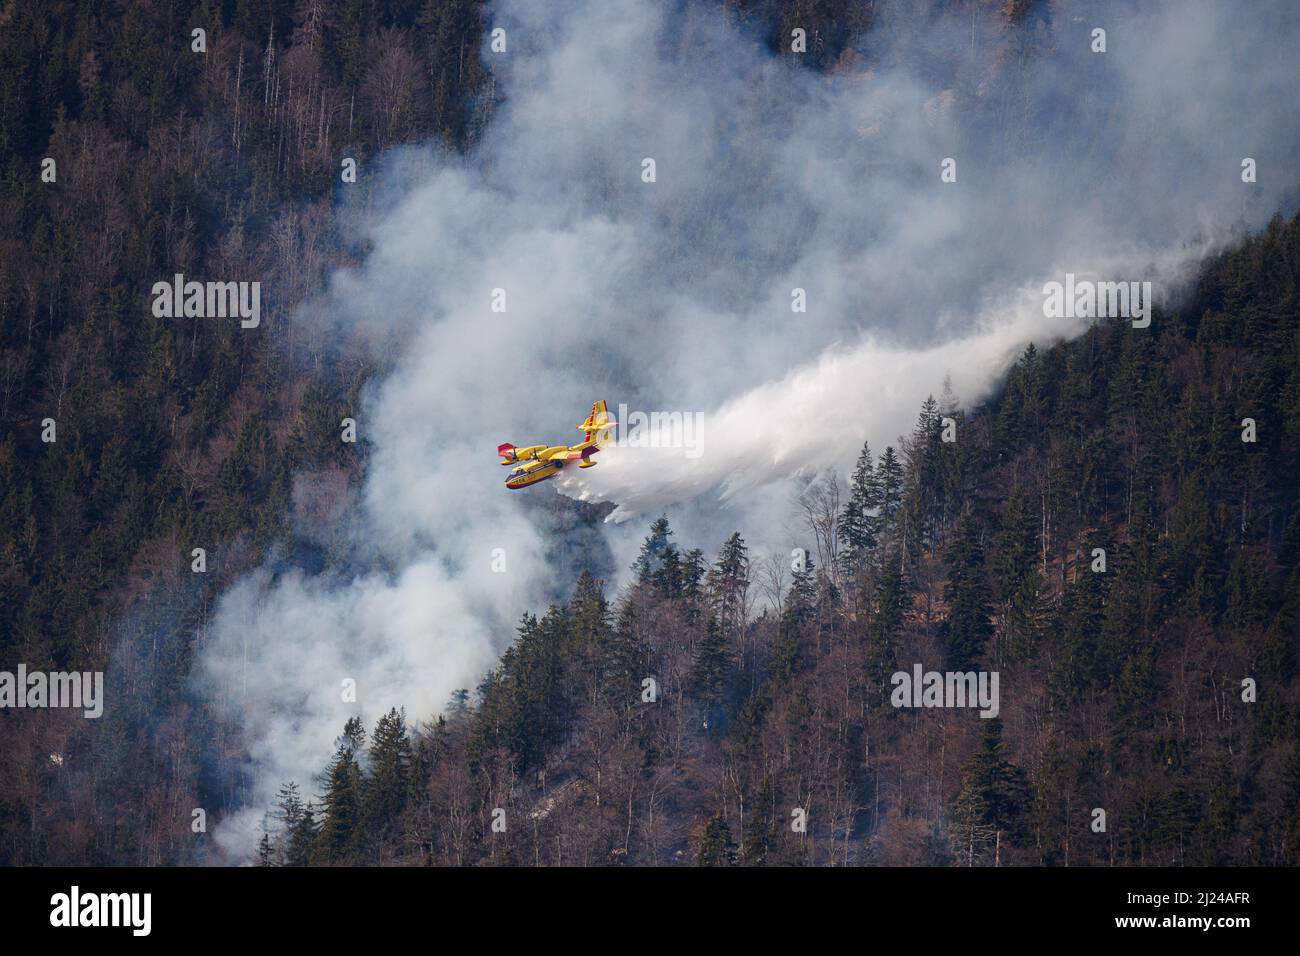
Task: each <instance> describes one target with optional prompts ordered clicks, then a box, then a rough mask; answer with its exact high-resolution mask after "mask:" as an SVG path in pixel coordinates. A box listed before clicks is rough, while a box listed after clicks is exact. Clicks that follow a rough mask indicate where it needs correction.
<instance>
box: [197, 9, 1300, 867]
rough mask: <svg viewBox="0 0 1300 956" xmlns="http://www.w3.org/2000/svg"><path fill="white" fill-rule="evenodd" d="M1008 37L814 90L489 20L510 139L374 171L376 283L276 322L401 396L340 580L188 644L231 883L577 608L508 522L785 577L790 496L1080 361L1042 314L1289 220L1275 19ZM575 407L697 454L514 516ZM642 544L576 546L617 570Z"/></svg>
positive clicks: (551, 20)
mask: <svg viewBox="0 0 1300 956" xmlns="http://www.w3.org/2000/svg"><path fill="white" fill-rule="evenodd" d="M878 6H880V5H878ZM999 8H1000V5H994V4H973V3H966V4H953V5H952V12H951V14H945V13H942V12H932V11H919V10H918V8H917V7H916V6H915V5H912V4H898V5H897V7H896V9H895V8H885V9H882V10H881V11H880V12H879V13H878V21H877V23H876V25H875V27H874V28H873V30H872V32H871V34H870V36H869V37H868V38H867V40H866V41H865V42H864V43H863V44H862V45H861V47H860V48H861V49H864V50H865V51H866V56H865V58H864V59H863V60H860V61H857V62H854V61H853V60H852V58H851V57H848V58H845V60H844V62H842V63H841V65H840V67H839V68H838V69H837V70H835V71H834V72H833V73H832V74H830V75H821V74H817V73H815V72H814V71H811V70H807V69H804V68H801V67H800V66H798V65H797V64H795V63H794V62H792V60H791V59H790V58H788V57H787V58H775V57H773V56H772V55H771V54H770V53H769V52H768V51H767V50H766V49H765V48H764V47H763V46H762V45H761V44H760V43H759V42H757V41H756V40H755V39H754V38H753V37H750V36H748V35H747V34H746V33H745V32H744V31H743V30H741V29H739V28H737V27H736V26H735V25H734V24H733V23H731V22H730V21H729V20H728V19H727V18H726V17H725V16H724V15H723V13H722V12H720V11H719V10H716V9H714V8H713V7H712V6H710V7H704V6H702V5H689V4H676V3H651V2H646V0H574V2H570V3H566V4H537V3H533V2H529V0H509V2H501V3H498V4H496V5H495V8H494V11H493V24H492V25H493V26H497V27H502V28H504V29H505V30H506V36H507V43H508V47H507V52H505V53H492V52H489V51H488V50H486V49H485V50H484V51H483V53H482V55H483V56H484V58H485V60H486V61H487V62H488V64H489V66H490V67H491V69H492V71H493V74H494V77H495V84H496V91H497V94H498V98H499V101H500V102H499V105H498V106H497V108H496V110H495V112H494V115H493V117H492V119H491V122H490V125H489V126H488V128H487V130H486V132H485V134H484V137H483V139H482V141H481V143H480V144H479V145H478V147H477V148H476V149H475V151H474V152H473V154H472V155H470V156H469V157H455V156H452V155H448V154H445V153H443V152H440V151H439V150H438V149H437V148H435V147H432V146H430V147H424V148H408V149H403V150H399V151H396V152H395V153H393V154H391V155H389V156H388V157H385V158H384V159H383V160H382V161H381V162H379V163H376V164H375V165H374V167H373V168H371V169H368V170H366V171H365V176H366V177H368V179H369V181H370V182H371V183H372V188H376V189H378V190H379V192H380V194H381V201H380V202H378V203H377V204H376V206H375V208H376V209H378V210H379V211H378V212H376V213H373V214H372V215H370V216H369V217H367V218H366V219H364V220H363V221H362V222H361V223H360V224H359V226H358V228H359V229H361V230H362V235H363V238H364V239H365V241H366V242H367V243H368V245H369V248H370V250H371V251H370V253H369V255H368V256H367V258H366V260H365V262H364V263H363V264H362V265H361V266H360V267H358V268H356V269H353V270H348V271H343V272H340V273H338V274H336V275H335V276H334V277H333V278H332V280H331V283H330V287H329V289H328V290H326V291H325V293H323V295H322V296H321V298H320V299H319V300H318V301H315V302H312V303H311V304H310V305H309V306H308V307H307V308H305V309H304V310H303V314H302V315H301V316H299V318H298V321H303V322H307V321H310V322H319V323H324V324H327V325H329V326H331V327H335V328H339V329H346V330H348V332H349V333H351V334H353V335H356V334H359V335H361V336H362V337H363V338H364V339H365V340H366V341H368V342H370V343H371V347H372V348H373V349H374V350H375V352H376V354H377V355H379V356H380V357H382V358H384V359H386V360H391V361H392V362H393V368H394V370H393V371H392V373H391V374H390V375H389V376H388V377H387V378H386V379H385V380H383V381H382V382H379V383H377V384H376V385H375V386H374V387H373V388H372V389H371V391H370V392H369V394H368V397H367V400H366V402H365V404H364V407H363V408H362V409H361V412H360V414H359V415H358V420H359V423H360V428H361V431H362V434H363V436H364V438H365V440H366V441H368V442H369V443H370V446H371V449H372V455H371V460H370V465H369V468H368V473H367V477H366V484H365V488H364V491H363V493H362V494H361V496H360V500H358V501H357V502H355V503H354V507H353V509H352V511H351V519H350V521H349V523H348V525H347V530H346V532H345V533H343V534H342V535H341V536H342V537H344V538H346V539H347V542H348V548H349V549H350V553H351V554H353V555H354V560H353V561H351V562H350V563H349V566H348V567H346V568H345V569H344V570H343V571H334V572H331V573H330V574H329V575H328V576H323V575H318V576H313V575H311V574H308V573H306V572H305V571H302V570H297V569H293V568H290V569H288V570H284V569H276V570H275V571H272V569H264V570H263V571H260V572H258V573H256V574H254V575H252V576H250V577H249V578H248V579H246V580H245V581H243V582H241V583H240V584H239V585H238V586H237V587H235V588H234V589H232V590H231V591H230V592H229V593H228V594H227V595H226V596H225V598H224V599H223V601H222V603H221V606H220V608H219V612H218V615H217V618H216V621H215V623H214V626H213V627H212V629H211V633H210V634H209V635H208V636H207V643H206V646H205V650H204V655H203V664H202V668H201V673H200V675H199V679H200V681H201V682H202V683H203V686H204V687H205V689H206V690H207V691H208V692H209V693H210V694H211V695H212V696H213V697H214V698H215V699H217V700H218V701H220V702H221V703H222V704H224V705H225V707H226V708H227V709H226V713H227V714H228V715H229V716H230V718H231V719H232V720H238V721H240V722H242V724H243V726H244V728H245V732H246V736H247V740H248V746H249V757H250V761H251V768H250V769H251V772H252V774H253V777H254V779H255V782H256V784H255V792H254V793H253V794H252V795H251V799H250V800H249V803H248V810H247V811H246V812H245V813H243V814H240V815H238V816H236V817H234V818H232V819H229V820H227V821H225V822H223V824H222V825H221V826H220V827H219V828H218V830H217V839H218V842H219V843H220V844H221V845H222V846H224V847H225V848H226V849H227V850H229V852H230V855H231V858H232V859H241V858H246V857H247V855H248V854H249V852H250V850H251V848H252V846H253V845H254V842H255V840H256V829H255V827H256V824H257V823H258V821H260V819H261V816H262V814H263V812H264V810H265V808H266V806H267V805H268V803H269V801H270V799H271V797H272V794H273V793H274V791H275V789H276V788H277V787H278V786H279V784H280V783H281V782H283V781H285V780H289V779H294V780H297V781H298V782H299V783H300V784H304V785H306V786H307V788H308V789H309V790H311V789H312V785H311V774H312V773H313V772H315V771H316V770H318V769H319V767H320V766H321V765H322V763H323V761H324V759H325V757H326V755H327V754H328V752H329V750H330V749H331V746H332V743H333V740H334V738H335V736H336V735H337V734H338V733H339V731H340V729H341V727H342V724H343V721H344V720H345V719H346V718H347V717H348V716H350V715H351V714H353V713H356V712H360V713H361V714H362V716H363V717H364V718H365V720H366V722H367V724H368V725H373V722H374V719H375V718H376V717H377V716H378V715H379V714H380V713H382V712H383V711H385V710H387V709H388V708H389V707H390V706H406V707H407V709H408V713H409V714H410V715H411V716H412V717H425V716H429V715H432V714H433V713H436V712H437V710H438V709H439V708H440V707H441V706H442V705H443V704H444V703H445V701H446V699H447V696H448V694H449V693H450V692H451V691H452V690H453V689H454V688H457V687H462V686H471V687H472V686H473V685H474V684H475V683H476V681H477V679H478V678H479V677H480V676H481V675H482V673H483V672H484V671H485V670H486V669H487V668H488V667H489V666H491V663H492V661H493V660H494V658H495V655H496V654H497V653H498V652H499V651H500V650H501V648H502V647H503V645H504V644H505V643H506V642H507V641H508V640H509V638H510V636H511V634H512V627H513V623H514V621H515V620H517V618H518V615H519V614H520V613H521V612H522V611H523V610H525V609H533V610H537V609H539V604H541V603H543V602H545V601H546V600H547V599H548V598H549V597H550V596H552V595H553V594H555V593H557V591H558V592H562V591H563V590H564V589H566V588H567V587H568V586H569V581H568V580H567V576H568V574H569V573H570V568H571V564H570V563H569V562H568V561H567V560H561V559H559V558H558V557H557V556H558V555H560V554H562V553H563V544H562V543H560V542H557V541H556V539H555V536H554V535H553V534H551V533H548V532H547V531H546V530H545V529H544V528H543V527H542V526H541V525H539V523H538V521H537V520H536V512H535V509H533V508H530V504H532V505H535V503H536V499H535V497H534V499H533V500H532V501H531V502H530V500H529V497H528V496H547V495H552V494H554V493H555V490H556V489H557V488H558V490H561V491H562V492H563V493H564V494H568V495H570V496H573V497H580V498H587V499H592V500H607V501H612V502H614V503H616V504H617V505H618V508H617V510H616V511H615V512H614V515H615V517H616V518H626V517H630V516H634V515H645V514H647V513H657V512H658V511H659V510H661V509H668V508H672V514H673V518H674V524H675V526H676V527H677V528H678V533H679V535H681V536H683V537H684V538H685V539H686V540H687V542H688V543H692V544H696V543H698V544H699V545H700V546H702V547H705V548H706V550H711V549H713V548H716V546H717V544H718V543H719V542H720V541H721V540H722V538H723V537H725V535H726V534H727V533H729V532H730V531H731V530H735V529H739V530H741V531H742V533H744V534H745V535H746V537H747V539H749V541H750V543H751V545H753V546H754V547H755V548H756V549H758V550H761V549H765V548H771V549H779V550H782V551H787V552H788V550H789V548H790V547H791V544H790V542H789V540H788V537H786V533H785V531H784V530H783V528H784V527H785V526H786V520H785V518H786V515H785V514H784V512H783V508H784V507H785V503H787V502H788V500H789V494H790V493H789V489H788V488H787V487H786V485H785V482H786V481H787V480H788V479H790V478H791V476H794V475H797V474H800V473H803V474H807V473H808V472H809V471H815V470H818V469H824V468H833V469H837V470H839V471H840V472H841V473H842V472H843V471H844V470H846V469H847V468H848V467H849V465H850V464H851V462H852V460H853V459H854V458H855V457H856V455H857V453H858V450H859V449H860V447H861V443H862V441H863V440H864V439H870V440H871V442H872V445H873V447H874V448H876V450H877V451H879V450H881V449H882V448H883V447H884V445H885V444H887V443H889V442H890V441H891V440H892V439H893V438H894V436H896V435H898V434H899V433H900V432H902V431H906V430H907V429H908V428H909V427H910V425H911V422H912V420H913V418H914V416H915V414H916V410H917V408H918V406H919V404H920V402H921V401H922V400H923V399H924V398H925V397H926V395H927V394H930V393H935V394H937V393H938V391H939V389H940V388H941V387H942V382H943V380H944V377H945V376H946V375H951V377H952V380H953V383H954V387H955V389H956V391H957V393H958V395H959V396H960V398H961V399H962V400H963V401H964V402H966V403H969V402H972V401H975V400H977V399H979V398H980V397H981V396H982V395H984V394H986V393H987V391H988V390H989V389H990V388H991V387H992V386H993V385H994V383H995V382H996V380H997V378H998V376H999V375H1000V374H1001V373H1002V372H1003V371H1004V370H1005V368H1006V365H1007V364H1008V362H1009V361H1010V360H1011V359H1012V358H1013V357H1014V355H1015V354H1016V353H1017V352H1018V351H1019V350H1020V349H1021V348H1023V346H1024V345H1025V344H1026V343H1027V342H1029V341H1031V340H1033V341H1037V342H1039V343H1040V344H1046V343H1047V342H1049V341H1051V340H1053V339H1056V338H1060V337H1063V336H1068V335H1071V334H1075V333H1076V332H1078V331H1079V330H1080V329H1081V328H1082V327H1083V323H1080V322H1077V321H1073V320H1059V321H1057V320H1049V319H1046V318H1044V316H1043V313H1042V308H1041V306H1042V297H1041V287H1042V284H1043V283H1044V282H1045V281H1048V280H1052V279H1058V280H1059V279H1061V278H1063V275H1064V273H1065V272H1067V271H1071V272H1075V273H1076V274H1092V275H1094V276H1095V277H1096V278H1099V279H1116V280H1121V279H1122V280H1144V279H1146V280H1153V281H1156V282H1157V283H1161V284H1163V285H1164V287H1165V288H1166V289H1169V290H1172V289H1173V288H1174V287H1175V286H1176V280H1177V279H1178V277H1179V276H1180V275H1183V274H1185V273H1186V271H1187V269H1188V267H1189V266H1190V265H1191V264H1193V263H1194V262H1195V261H1196V259H1197V257H1198V256H1199V255H1201V254H1203V252H1204V250H1205V249H1206V248H1210V247H1213V246H1214V245H1216V244H1217V243H1220V242H1222V241H1223V240H1224V239H1226V238H1227V237H1229V236H1230V235H1231V234H1232V233H1233V232H1234V230H1240V229H1242V228H1253V227H1258V226H1259V225H1261V224H1262V223H1263V222H1264V221H1265V220H1266V219H1267V217H1268V216H1269V215H1271V214H1272V213H1273V212H1274V211H1276V210H1277V209H1278V207H1279V205H1286V204H1289V203H1291V202H1293V200H1294V195H1295V187H1296V176H1295V170H1296V169H1297V168H1298V166H1297V159H1298V158H1300V156H1298V154H1297V143H1296V128H1295V127H1296V124H1295V123H1294V116H1293V114H1292V111H1293V109H1294V103H1295V102H1296V92H1297V91H1296V88H1295V87H1296V81H1295V77H1294V75H1292V73H1290V72H1288V70H1287V67H1289V66H1290V65H1291V54H1290V50H1291V49H1293V47H1294V41H1295V39H1296V36H1297V30H1296V23H1295V20H1296V16H1295V14H1294V12H1292V11H1291V10H1289V9H1288V7H1287V6H1286V5H1278V6H1276V7H1273V6H1264V5H1251V7H1250V9H1249V11H1247V10H1243V9H1241V8H1239V7H1237V6H1235V5H1232V4H1225V5H1222V6H1211V5H1205V6H1202V5H1197V4H1177V5H1171V6H1170V7H1169V8H1162V9H1155V8H1152V7H1148V5H1145V4H1144V5H1142V7H1140V8H1130V7H1128V6H1124V5H1115V6H1109V5H1108V6H1104V7H1098V6H1093V5H1089V4H1082V5H1074V4H1068V3H1048V4H1045V5H1037V6H1036V7H1035V12H1033V13H1031V15H1030V18H1029V23H1028V24H1027V25H1025V26H1023V27H1020V28H1017V29H1009V28H1008V27H1007V26H1006V24H1005V21H1004V20H1003V19H1002V16H1001V14H1000V13H999ZM1094 27H1102V28H1104V29H1106V31H1107V52H1106V53H1104V54H1098V53H1093V52H1092V51H1091V49H1090V42H1091V37H1090V33H1091V30H1092V29H1093V28H1094ZM1247 156H1249V157H1252V158H1254V159H1255V160H1256V161H1257V163H1258V167H1259V182H1258V183H1256V184H1244V183H1243V182H1242V181H1241V178H1240V163H1241V160H1242V158H1243V157H1247ZM949 157H951V158H953V159H955V160H956V169H957V181H956V182H954V183H943V182H941V180H940V163H941V161H942V160H944V159H945V158H949ZM646 158H651V159H653V160H654V163H655V173H656V177H655V182H653V183H647V182H643V180H642V172H643V160H644V159H646ZM374 184H377V185H374ZM498 288H499V289H504V290H505V293H506V302H507V311H506V312H505V313H504V314H501V313H494V312H493V311H491V308H490V306H491V301H492V292H493V290H494V289H498ZM795 288H800V289H803V290H805V293H806V296H807V303H808V305H807V311H806V312H804V313H795V312H792V311H791V301H792V299H791V297H792V290H793V289H795ZM1134 334H1141V333H1140V332H1138V331H1135V333H1134ZM596 398H606V399H608V400H609V401H610V403H611V408H616V407H617V406H618V405H619V404H626V405H627V406H629V407H630V408H632V409H637V410H642V411H655V410H660V411H669V412H671V411H678V412H701V413H703V414H704V418H703V422H702V433H701V435H700V438H701V445H700V454H699V455H698V456H697V457H688V456H686V455H685V454H682V453H681V452H680V450H678V451H676V452H675V451H674V450H672V449H668V450H663V449H658V450H645V449H639V448H611V449H608V450H607V451H606V452H602V453H601V456H600V462H601V463H600V464H599V465H598V466H597V467H596V468H594V469H589V470H587V471H584V472H582V473H580V474H578V475H575V476H572V477H569V476H568V475H567V473H566V476H565V477H564V478H563V479H562V480H561V481H557V482H552V483H550V484H549V485H543V486H540V487H539V488H536V489H533V490H531V491H529V492H527V493H517V492H508V491H506V489H504V488H503V486H502V484H501V480H502V478H503V471H504V469H500V468H499V467H498V466H497V465H496V463H495V459H494V456H493V454H492V452H493V450H494V448H495V446H496V444H497V443H498V442H500V441H513V442H515V443H517V444H525V443H533V442H537V441H548V442H551V441H560V440H574V439H575V438H576V436H577V434H578V433H577V432H576V431H575V430H574V429H573V426H574V425H575V424H576V423H577V422H578V421H580V420H581V418H582V417H583V416H584V415H585V414H586V411H587V409H588V408H589V407H590V404H591V402H592V401H593V400H594V399H596ZM641 524H642V523H641V522H639V521H634V522H631V523H629V524H626V525H622V526H618V525H608V526H606V528H605V529H604V531H603V532H602V535H603V540H602V544H603V545H604V546H607V547H608V548H610V549H612V551H613V553H614V555H615V567H616V568H620V569H621V568H626V566H627V564H628V562H629V560H630V555H631V553H632V552H633V550H634V548H635V544H636V541H637V539H638V538H639V537H640V535H641V534H643V529H642V527H641ZM498 548H500V549H502V551H501V552H494V549H498ZM494 554H499V555H503V556H504V559H505V562H506V570H505V571H504V573H498V572H496V571H494V570H493V569H492V562H493V558H494ZM344 679H352V680H355V681H356V682H357V688H358V691H357V694H358V699H357V702H356V703H355V704H352V703H345V702H343V701H342V700H341V699H340V682H341V681H342V680H344Z"/></svg>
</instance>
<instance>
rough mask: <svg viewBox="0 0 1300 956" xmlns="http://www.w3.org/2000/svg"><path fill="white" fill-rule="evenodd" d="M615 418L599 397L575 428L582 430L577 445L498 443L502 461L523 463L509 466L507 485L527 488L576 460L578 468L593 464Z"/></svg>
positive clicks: (615, 423)
mask: <svg viewBox="0 0 1300 956" xmlns="http://www.w3.org/2000/svg"><path fill="white" fill-rule="evenodd" d="M617 424H618V422H616V421H611V420H610V417H609V409H608V408H606V407H605V400H604V399H601V400H600V401H598V402H597V403H596V404H594V405H592V406H591V414H590V415H588V416H587V420H586V421H584V422H583V423H582V424H581V425H579V426H578V428H579V429H580V430H581V431H582V433H583V435H582V441H580V442H579V443H578V444H576V445H549V446H548V445H529V446H528V447H527V448H516V447H515V446H514V445H510V444H505V445H498V446H497V454H498V455H500V456H501V464H503V465H515V464H517V463H518V462H523V464H521V465H518V467H516V468H514V469H512V470H511V472H510V475H509V477H507V478H506V487H507V488H526V487H528V486H529V485H535V484H537V483H538V482H539V481H545V480H546V479H547V478H554V477H555V476H556V475H558V474H559V473H560V469H561V468H563V467H564V466H565V465H567V464H569V463H571V462H575V461H576V462H577V463H578V467H579V468H590V467H592V466H593V465H594V464H596V463H595V462H594V461H593V460H592V458H591V456H592V455H594V454H596V452H598V451H600V446H601V445H602V444H603V443H605V442H607V441H609V436H610V432H611V431H612V430H613V428H614V426H615V425H617Z"/></svg>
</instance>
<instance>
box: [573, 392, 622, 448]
mask: <svg viewBox="0 0 1300 956" xmlns="http://www.w3.org/2000/svg"><path fill="white" fill-rule="evenodd" d="M617 424H618V422H616V421H614V420H613V419H612V418H610V417H609V406H608V405H606V404H605V400H604V399H603V398H602V399H601V400H600V401H598V402H595V403H594V404H593V405H592V406H591V414H590V415H588V416H587V420H586V421H584V422H583V423H582V424H581V425H579V426H578V427H579V428H581V429H582V431H583V441H584V442H590V441H595V442H597V443H599V442H603V441H608V440H609V433H610V431H611V430H612V429H613V427H614V426H615V425H617Z"/></svg>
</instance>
